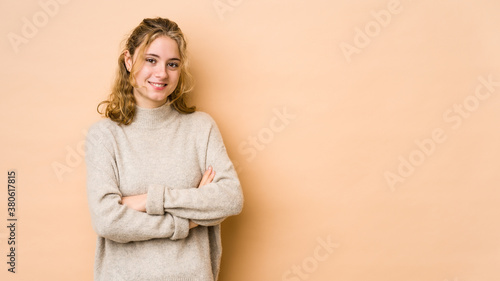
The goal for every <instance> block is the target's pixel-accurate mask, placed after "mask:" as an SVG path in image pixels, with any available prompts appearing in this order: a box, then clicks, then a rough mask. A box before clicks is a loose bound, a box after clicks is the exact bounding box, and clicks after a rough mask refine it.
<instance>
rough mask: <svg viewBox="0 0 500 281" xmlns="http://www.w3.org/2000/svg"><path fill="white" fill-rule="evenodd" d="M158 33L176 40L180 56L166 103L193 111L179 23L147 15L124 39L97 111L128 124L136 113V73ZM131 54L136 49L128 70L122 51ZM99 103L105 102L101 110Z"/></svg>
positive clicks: (188, 74) (182, 35) (185, 110)
mask: <svg viewBox="0 0 500 281" xmlns="http://www.w3.org/2000/svg"><path fill="white" fill-rule="evenodd" d="M160 36H167V37H170V38H172V39H173V40H175V41H176V42H177V46H178V47H179V54H180V56H181V65H180V75H179V82H178V84H177V87H176V88H175V90H174V91H173V92H172V94H170V95H169V96H168V98H167V103H171V104H172V106H173V107H174V108H175V109H176V110H177V111H178V112H180V113H193V112H195V110H196V107H195V106H192V107H188V106H187V105H186V94H187V93H189V92H191V91H192V90H193V81H192V76H191V74H190V73H189V70H188V66H189V59H188V57H187V53H186V40H185V38H184V34H183V33H182V31H181V29H180V28H179V26H178V25H177V24H176V23H175V22H173V21H171V20H168V19H165V18H147V19H144V20H143V21H142V22H141V23H140V24H139V26H137V27H136V28H135V29H134V30H133V31H132V33H131V34H130V36H129V37H128V39H127V42H126V45H125V48H124V50H123V51H122V53H121V54H120V56H119V57H118V70H117V73H116V78H115V81H114V84H113V88H112V90H111V94H110V95H109V97H108V99H107V100H105V101H102V102H100V103H99V104H98V105H97V112H98V113H100V114H103V115H104V116H106V117H108V118H110V119H111V120H113V121H115V122H117V123H121V124H124V125H128V124H130V123H131V122H132V121H133V119H134V115H135V105H136V101H135V98H134V86H135V87H137V83H136V81H135V75H136V73H137V72H139V70H140V69H141V67H142V65H143V64H144V52H145V51H146V50H147V48H148V47H149V46H150V45H151V43H152V42H153V41H154V40H155V39H156V38H158V37H160ZM126 51H128V52H129V53H130V56H132V57H133V56H134V54H135V53H136V52H137V60H136V62H138V63H134V64H133V65H132V69H131V70H130V72H129V71H128V70H127V66H126V65H125V53H126ZM101 105H105V106H106V107H105V110H104V112H101V111H100V109H99V108H100V107H101Z"/></svg>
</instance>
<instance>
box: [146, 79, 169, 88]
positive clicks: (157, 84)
mask: <svg viewBox="0 0 500 281" xmlns="http://www.w3.org/2000/svg"><path fill="white" fill-rule="evenodd" d="M148 83H149V84H150V85H151V86H153V88H154V89H155V90H163V89H165V87H166V86H167V84H164V83H155V82H151V81H148Z"/></svg>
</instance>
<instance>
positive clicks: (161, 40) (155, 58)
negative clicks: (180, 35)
mask: <svg viewBox="0 0 500 281" xmlns="http://www.w3.org/2000/svg"><path fill="white" fill-rule="evenodd" d="M137 57H138V56H137V52H136V53H135V54H134V56H133V58H132V57H131V56H130V53H129V52H128V51H126V52H125V64H126V66H127V69H128V70H129V71H130V70H131V69H132V65H133V64H135V63H137V61H136V60H137ZM180 58H181V56H180V54H179V47H178V46H177V42H175V40H173V39H172V38H170V37H167V36H160V37H158V38H156V39H155V40H154V41H153V42H151V44H150V46H149V47H148V48H147V49H146V51H145V52H144V62H143V65H142V68H141V69H140V70H139V71H138V72H136V74H135V81H136V83H137V85H136V86H137V87H134V97H135V101H136V103H137V106H139V107H144V108H155V107H159V106H161V105H163V104H165V102H167V97H168V96H169V95H170V94H172V93H173V92H174V90H175V88H176V87H177V83H178V82H179V76H180V73H181V68H180V64H181V59H180ZM139 63H141V62H139Z"/></svg>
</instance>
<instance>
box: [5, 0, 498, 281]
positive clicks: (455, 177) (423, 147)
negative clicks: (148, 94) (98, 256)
mask: <svg viewBox="0 0 500 281" xmlns="http://www.w3.org/2000/svg"><path fill="white" fill-rule="evenodd" d="M54 1H55V0H41V1H40V2H38V1H33V0H28V1H7V0H2V2H1V8H0V14H1V22H2V25H1V28H0V34H1V35H2V38H3V39H2V40H0V48H1V54H2V66H3V67H2V68H1V70H0V71H1V73H0V79H1V81H2V83H1V87H2V91H1V104H2V107H1V108H2V110H1V111H0V118H1V120H2V122H1V125H0V131H1V134H2V135H1V136H2V137H1V147H0V149H1V154H0V155H1V167H0V171H2V173H3V176H2V179H1V181H2V182H4V184H3V185H2V186H3V187H2V190H3V191H1V192H0V196H1V197H0V199H1V200H0V202H1V207H0V210H1V211H0V217H1V218H2V223H0V238H1V240H0V254H1V255H0V257H1V258H0V264H2V265H1V266H0V279H2V280H30V281H31V280H91V279H92V270H93V257H94V247H95V233H94V232H93V230H92V228H91V224H90V217H89V212H88V207H87V201H86V200H87V199H86V193H85V165H84V163H83V152H82V145H83V140H84V136H85V132H86V129H87V128H88V127H89V125H90V124H91V123H93V122H95V121H96V120H98V119H99V118H100V117H99V116H98V114H97V113H96V110H95V107H96V105H97V103H98V102H100V101H101V100H102V99H104V98H105V97H106V96H107V94H108V91H109V88H110V84H111V82H112V79H113V75H114V72H115V65H116V59H117V57H118V52H119V49H120V48H119V44H120V42H121V40H122V39H123V38H124V36H125V34H126V33H127V32H129V31H130V30H131V29H132V28H134V27H135V26H136V25H137V24H139V22H140V21H141V20H142V19H143V18H144V17H155V16H163V17H169V18H171V19H173V20H175V21H176V22H178V23H179V25H180V26H181V28H182V29H183V31H184V32H185V34H186V35H187V38H188V40H189V50H190V53H191V57H192V60H193V63H192V65H193V73H194V74H195V77H196V79H197V90H196V92H195V93H194V95H193V96H192V99H191V100H192V103H193V104H195V105H197V107H198V109H199V110H201V111H205V112H208V113H209V114H211V115H212V116H213V118H214V119H215V120H216V121H217V123H218V125H219V128H220V129H221V132H222V134H223V137H224V140H225V144H226V146H227V149H228V152H229V154H230V157H231V159H232V160H233V162H234V163H235V165H236V166H237V169H238V172H239V176H240V180H241V183H242V187H243V189H244V194H245V199H246V201H245V206H244V211H243V213H242V214H241V215H239V216H237V217H233V218H231V219H229V220H227V221H226V222H224V223H223V246H224V254H223V261H222V262H223V263H222V271H221V276H220V280H222V281H247V280H252V281H255V280H265V281H268V280H269V281H272V280H275V281H277V280H283V281H285V280H291V281H298V280H325V281H327V280H343V281H365V280H367V281H368V280H370V281H372V280H373V281H379V280H380V281H403V280H404V281H420V280H425V281H444V280H448V281H480V280H481V281H488V280H498V279H499V278H500V272H499V271H498V266H499V264H500V239H499V237H500V226H499V223H498V219H499V215H500V207H499V204H498V202H499V195H500V193H499V191H498V183H499V181H500V173H499V172H498V169H499V168H500V165H499V164H500V163H499V162H500V161H499V158H500V149H499V145H500V130H499V129H498V128H499V127H498V124H499V123H500V115H499V114H498V112H499V108H500V96H499V95H500V84H499V83H498V82H490V84H488V83H484V80H488V79H489V80H492V81H500V64H499V63H500V53H499V50H500V36H499V32H498V26H500V17H498V13H499V11H500V2H498V1H496V0H480V1H479V0H460V1H459V0H456V1H452V0H444V1H431V0H422V1H418V0H401V1H392V0H365V1H326V0H324V1H319V0H316V1H298V0H289V1H276V0H274V1H247V0H215V1H214V0H200V1H194V0H189V1H166V0H162V1H142V2H140V3H139V2H138V1H129V2H126V1H106V2H103V1H81V0H65V1H62V0H61V1H60V2H54ZM40 3H52V4H50V5H49V4H48V5H49V6H48V7H49V8H47V7H46V6H44V5H43V4H40ZM398 3H399V4H398ZM44 7H45V8H44ZM382 10H385V11H386V12H381V11H382ZM387 15H390V19H389V17H388V16H387ZM377 18H378V20H379V21H380V22H381V23H379V22H377ZM35 23H36V24H37V25H38V26H37V25H35V26H34V27H35V28H36V30H34V29H31V30H28V29H29V28H28V27H25V26H26V25H29V24H35ZM23 29H24V35H23ZM16 36H17V37H16ZM14 37H15V38H16V39H17V40H18V41H16V42H17V43H12V42H11V39H10V38H14ZM19 38H24V39H19ZM19 40H21V41H19ZM481 77H482V78H481ZM481 79H482V80H483V82H481ZM495 83H496V84H495ZM485 85H486V86H485ZM476 90H477V92H476ZM460 110H462V111H460ZM280 114H281V115H287V116H288V117H281V118H282V119H280V117H279V116H280ZM426 153H427V154H426ZM13 168H14V169H17V171H18V180H19V182H18V193H17V195H18V206H17V207H18V209H17V215H18V216H17V217H18V219H19V221H18V229H17V230H18V235H17V242H18V248H17V249H18V252H17V255H18V256H17V261H18V263H17V267H16V270H17V273H16V274H15V275H14V274H10V273H7V264H6V261H7V257H6V254H7V252H6V251H7V248H8V245H7V243H6V238H7V235H8V233H7V229H6V227H5V225H7V222H6V218H7V211H6V208H7V206H6V205H7V203H6V202H7V201H6V200H7V196H6V195H7V192H6V187H7V184H6V182H7V175H6V171H7V170H9V169H13ZM388 175H389V177H390V178H391V179H390V180H388V179H387V178H386V177H387V176H388ZM328 240H330V243H331V244H335V247H333V246H331V247H330V248H329V249H328V250H330V251H329V252H328V251H327V249H324V248H322V246H321V245H322V243H323V244H324V243H325V242H324V241H328ZM299 271H300V272H299Z"/></svg>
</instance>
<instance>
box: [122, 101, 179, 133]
mask: <svg viewBox="0 0 500 281" xmlns="http://www.w3.org/2000/svg"><path fill="white" fill-rule="evenodd" d="M175 111H176V110H175V108H173V107H172V105H171V104H170V103H169V102H166V103H165V104H163V105H162V106H159V107H156V108H145V107H139V106H137V105H136V106H135V116H134V120H133V121H132V123H131V124H130V126H132V127H137V128H158V127H161V126H163V125H165V124H167V123H168V122H169V120H170V119H172V117H173V116H174V115H175Z"/></svg>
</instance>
